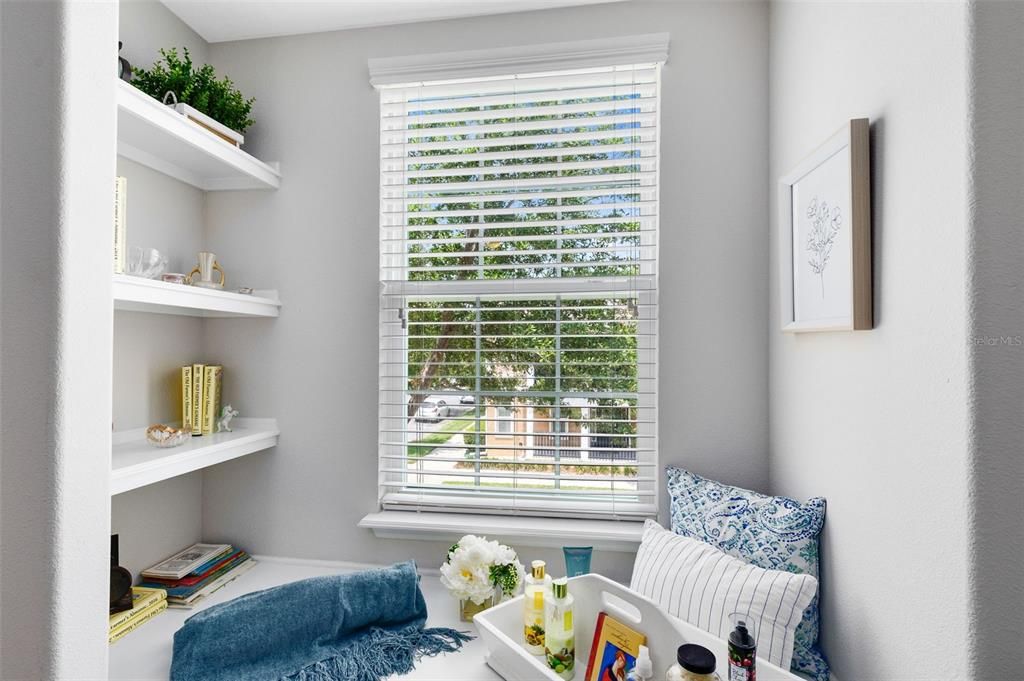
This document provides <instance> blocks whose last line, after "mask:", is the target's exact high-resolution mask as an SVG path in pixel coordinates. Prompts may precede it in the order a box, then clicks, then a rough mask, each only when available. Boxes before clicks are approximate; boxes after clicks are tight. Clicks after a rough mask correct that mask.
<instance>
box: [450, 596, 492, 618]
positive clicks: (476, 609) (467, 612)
mask: <svg viewBox="0 0 1024 681" xmlns="http://www.w3.org/2000/svg"><path fill="white" fill-rule="evenodd" d="M497 604H498V597H497V596H491V597H490V598H488V599H487V600H486V601H484V602H483V603H481V604H479V605H477V604H476V603H474V602H473V601H471V600H469V599H468V598H465V599H460V600H459V616H460V618H461V619H462V621H463V622H472V621H473V618H474V617H476V616H477V615H479V614H480V613H482V612H483V611H484V610H486V609H487V608H490V607H492V606H495V605H497Z"/></svg>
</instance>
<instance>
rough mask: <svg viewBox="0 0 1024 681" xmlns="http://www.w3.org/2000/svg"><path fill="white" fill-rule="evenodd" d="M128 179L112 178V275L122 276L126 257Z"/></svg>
mask: <svg viewBox="0 0 1024 681" xmlns="http://www.w3.org/2000/svg"><path fill="white" fill-rule="evenodd" d="M127 199H128V178H126V177H120V176H119V177H116V178H114V274H124V265H125V260H126V259H127V257H128V254H127V252H126V249H127V235H126V230H127V226H128V225H127V223H126V222H125V219H126V218H125V215H126V213H127V207H128V201H127Z"/></svg>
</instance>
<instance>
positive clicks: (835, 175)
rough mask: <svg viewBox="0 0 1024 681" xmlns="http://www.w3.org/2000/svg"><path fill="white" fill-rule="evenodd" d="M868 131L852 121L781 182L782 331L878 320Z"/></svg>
mask: <svg viewBox="0 0 1024 681" xmlns="http://www.w3.org/2000/svg"><path fill="white" fill-rule="evenodd" d="M868 128H869V123H868V119H866V118H858V119H854V120H851V121H850V122H849V124H848V125H846V126H844V127H843V128H842V129H841V130H839V131H838V132H837V133H836V134H835V135H833V136H832V137H831V138H830V139H829V140H828V141H827V142H825V144H823V145H822V146H821V147H819V148H818V149H817V150H816V151H815V152H814V153H812V154H811V155H810V156H808V157H807V158H805V159H804V160H803V161H801V162H800V163H799V164H798V165H797V167H796V168H794V169H793V170H792V172H790V173H789V174H787V175H786V176H784V177H782V178H781V179H780V180H779V270H780V277H781V279H780V284H781V285H780V287H779V296H780V303H781V305H780V308H781V313H782V330H783V331H790V332H802V331H854V330H866V329H870V328H872V326H873V324H874V320H873V313H872V288H871V171H870V151H869V146H868Z"/></svg>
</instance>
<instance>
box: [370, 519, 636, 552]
mask: <svg viewBox="0 0 1024 681" xmlns="http://www.w3.org/2000/svg"><path fill="white" fill-rule="evenodd" d="M359 527H362V528H364V529H369V530H373V533H374V534H375V535H377V536H378V537H380V538H382V539H417V540H438V541H446V542H451V543H455V542H456V541H458V539H459V538H460V537H462V536H463V535H465V534H466V533H468V532H472V533H474V534H480V535H485V536H493V537H494V538H500V539H501V541H502V542H505V543H508V544H513V545H514V544H520V545H524V546H545V547H555V548H558V547H561V546H593V547H594V548H595V549H598V550H601V551H622V552H627V553H635V552H636V549H637V546H639V544H640V538H641V536H642V534H643V528H644V524H643V523H642V522H637V521H634V520H580V519H576V518H533V517H524V516H503V515H471V514H465V513H430V512H423V513H417V512H415V511H379V512H377V513H370V514H369V515H367V516H365V517H364V518H363V519H362V520H360V521H359Z"/></svg>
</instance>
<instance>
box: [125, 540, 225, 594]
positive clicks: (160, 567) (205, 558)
mask: <svg viewBox="0 0 1024 681" xmlns="http://www.w3.org/2000/svg"><path fill="white" fill-rule="evenodd" d="M230 550H231V545H230V544H193V545H192V546H190V547H188V548H187V549H182V550H181V551H178V552H177V553H176V554H174V555H173V556H171V557H170V558H166V559H164V560H162V561H160V562H159V563H157V564H156V565H154V566H153V567H149V568H146V569H145V570H143V571H142V576H143V577H154V578H156V579H181V578H182V577H184V576H185V575H188V574H191V573H192V572H193V571H194V570H195V569H196V568H200V567H202V566H204V565H206V564H207V563H209V562H210V561H211V560H213V559H214V558H216V557H217V556H220V555H222V554H224V553H226V552H228V551H230ZM143 586H145V585H143ZM156 588H162V587H161V586H160V585H159V584H158V585H156Z"/></svg>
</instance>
